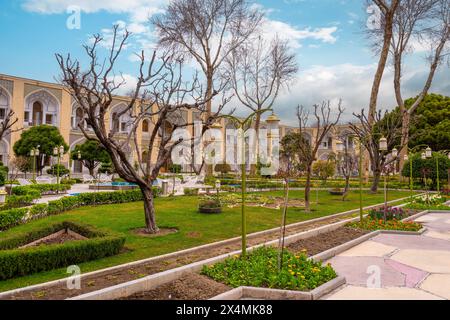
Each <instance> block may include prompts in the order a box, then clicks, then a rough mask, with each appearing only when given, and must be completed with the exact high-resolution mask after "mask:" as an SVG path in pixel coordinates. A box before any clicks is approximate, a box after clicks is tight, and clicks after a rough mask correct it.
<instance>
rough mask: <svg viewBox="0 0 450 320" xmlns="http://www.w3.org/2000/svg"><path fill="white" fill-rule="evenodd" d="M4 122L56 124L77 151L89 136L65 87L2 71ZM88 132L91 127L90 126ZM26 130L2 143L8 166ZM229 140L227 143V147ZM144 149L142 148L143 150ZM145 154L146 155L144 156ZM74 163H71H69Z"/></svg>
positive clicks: (144, 135)
mask: <svg viewBox="0 0 450 320" xmlns="http://www.w3.org/2000/svg"><path fill="white" fill-rule="evenodd" d="M0 93H1V95H0V121H1V120H2V119H4V117H5V116H6V114H7V112H8V110H10V109H12V110H13V111H14V112H15V116H16V117H17V118H18V122H17V124H16V125H15V127H14V128H13V129H23V130H27V128H30V127H32V126H37V125H41V124H47V125H52V126H56V127H57V128H58V129H59V131H60V132H61V135H62V136H63V137H64V139H65V141H66V143H67V144H68V145H69V147H70V150H73V149H74V148H75V146H76V145H78V144H82V143H83V142H85V140H86V139H85V137H84V135H83V133H82V132H81V130H80V129H79V128H78V127H77V124H78V123H79V122H80V120H82V119H83V112H82V109H81V108H80V107H79V106H77V103H76V102H75V101H74V99H73V98H72V97H71V95H70V94H69V92H67V91H66V90H65V89H64V88H63V86H61V85H59V84H54V83H48V82H42V81H38V80H31V79H25V78H19V77H14V76H8V75H2V74H0ZM127 101H128V98H126V97H116V98H115V100H114V103H113V105H112V107H111V109H110V114H109V115H111V114H112V113H114V112H120V111H121V108H124V107H125V106H126V103H127ZM109 115H108V116H107V119H106V121H107V127H109V128H110V129H112V128H113V127H115V128H116V129H118V130H117V131H118V132H124V133H125V132H126V131H127V123H128V119H127V115H123V116H122V117H121V118H120V119H119V120H118V121H115V122H114V123H113V121H112V117H111V116H109ZM180 116H182V117H183V118H184V119H186V120H187V121H188V122H192V121H194V120H199V118H200V114H199V113H196V112H192V111H188V110H186V111H183V112H181V114H180ZM221 127H222V130H223V133H224V136H225V130H226V129H232V128H234V127H233V126H232V124H231V123H229V122H228V120H226V119H222V120H221ZM262 128H267V124H266V123H264V122H263V123H262ZM86 129H87V131H89V128H88V127H86ZM150 129H151V121H149V120H144V121H143V122H142V124H141V126H140V128H139V130H138V137H137V138H138V139H137V141H139V142H140V143H141V144H142V145H144V146H145V145H148V142H149V138H150V136H149V132H150ZM292 130H296V129H295V128H293V127H289V126H285V125H283V124H282V123H281V124H280V138H282V137H284V136H285V135H286V134H287V133H289V132H290V131H292ZM343 131H349V128H348V126H337V127H336V128H335V130H334V132H332V133H330V134H329V136H327V137H326V138H325V139H324V140H323V141H322V143H321V146H320V148H319V151H318V155H317V158H318V159H321V160H326V159H328V157H329V156H330V154H333V153H335V152H336V142H337V133H338V132H343ZM21 132H22V131H20V130H19V131H17V132H12V133H11V134H10V135H8V136H5V137H4V138H3V140H2V141H1V142H0V161H2V162H3V163H4V164H5V165H8V162H9V161H10V159H11V158H12V157H13V156H14V152H13V146H14V143H15V142H16V141H17V140H18V139H20V135H21ZM314 134H315V132H314V129H312V128H309V129H307V130H306V133H305V136H306V138H307V139H312V137H313V135H314ZM226 143H227V142H226V140H225V143H223V150H225V145H226ZM349 147H350V148H351V149H353V145H352V144H351V142H349ZM134 149H135V148H133V147H132V146H130V157H131V159H132V160H133V159H136V160H137V159H138V157H137V156H136V154H133V152H134ZM140 150H142V148H141V149H140ZM142 156H143V157H145V154H144V155H142ZM53 160H54V159H52V157H51V155H49V156H48V157H47V159H46V164H48V165H49V164H51V163H52V161H53ZM62 163H63V164H64V165H65V166H66V167H69V166H70V167H71V168H70V169H71V171H72V172H73V173H75V174H76V173H82V172H86V169H85V168H83V167H82V165H81V163H80V162H79V161H70V162H69V156H68V154H66V155H65V156H64V158H63V159H62ZM69 164H70V165H69ZM184 170H186V171H190V170H189V168H187V167H186V168H184Z"/></svg>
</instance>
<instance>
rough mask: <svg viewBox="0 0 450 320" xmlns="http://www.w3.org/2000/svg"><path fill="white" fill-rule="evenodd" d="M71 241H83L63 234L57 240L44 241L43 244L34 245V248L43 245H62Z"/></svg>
mask: <svg viewBox="0 0 450 320" xmlns="http://www.w3.org/2000/svg"><path fill="white" fill-rule="evenodd" d="M69 241H81V240H80V238H78V237H75V236H73V235H71V234H68V233H63V234H61V235H60V236H58V237H56V238H53V239H48V240H44V241H42V242H41V243H39V244H36V245H34V246H33V247H36V246H42V245H51V244H62V243H64V242H69Z"/></svg>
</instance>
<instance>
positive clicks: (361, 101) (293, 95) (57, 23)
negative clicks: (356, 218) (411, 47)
mask: <svg viewBox="0 0 450 320" xmlns="http://www.w3.org/2000/svg"><path fill="white" fill-rule="evenodd" d="M168 2H169V1H168V0H96V1H91V0H2V1H0V41H1V42H0V43H1V45H0V73H4V74H9V75H14V76H19V77H25V78H32V79H37V80H42V81H49V82H56V79H57V77H58V75H59V70H58V65H57V63H56V59H55V56H54V54H55V53H62V54H67V53H70V54H71V55H72V56H74V57H76V58H79V59H80V61H81V62H82V63H86V61H87V60H86V59H85V58H84V52H83V48H82V45H83V44H85V43H88V42H89V41H90V39H91V37H92V34H95V33H101V34H103V35H104V36H105V38H106V39H108V36H109V35H110V32H111V27H112V26H113V25H114V24H119V25H120V26H121V28H127V29H128V30H130V31H131V32H133V36H132V38H131V39H130V43H129V45H128V46H127V48H126V50H125V51H124V52H123V55H122V56H121V58H120V60H119V61H118V63H117V66H116V70H115V71H116V73H119V72H121V73H123V75H124V77H125V79H126V80H127V85H126V86H125V88H124V89H123V90H124V91H126V90H129V88H131V87H132V86H133V84H134V83H135V80H134V76H133V75H135V74H137V70H138V69H137V68H138V64H137V62H136V59H135V58H134V53H135V52H139V51H140V50H143V49H144V50H146V52H150V51H151V50H152V49H153V48H154V44H155V43H156V41H157V39H156V37H155V33H154V30H153V28H152V26H151V25H150V24H149V23H148V18H149V17H150V16H152V15H154V14H159V13H162V12H164V8H165V6H166V5H167V3H168ZM252 5H253V6H258V8H260V9H261V10H264V12H265V18H264V21H263V32H264V35H265V36H266V37H267V38H270V37H274V36H279V37H281V38H283V39H286V40H287V41H289V44H290V47H291V50H292V51H293V52H294V53H295V55H296V59H297V62H298V65H299V72H298V74H297V75H296V77H295V79H294V80H293V82H292V83H291V84H290V86H289V89H284V90H283V91H282V92H281V94H280V96H279V98H278V99H277V101H276V104H275V106H274V109H275V111H276V113H277V114H278V115H279V116H280V118H281V119H282V121H283V122H284V123H286V124H291V125H295V124H296V120H295V116H294V114H295V110H296V106H297V105H304V106H305V107H306V108H311V107H312V105H313V104H315V103H321V101H324V100H331V102H332V105H333V106H336V104H337V101H338V100H339V99H342V101H343V106H344V107H345V114H344V120H345V121H347V120H351V118H352V113H353V112H358V111H360V110H361V109H363V108H365V109H367V105H368V101H369V96H370V90H371V85H372V80H373V76H374V73H375V68H376V63H377V57H376V56H374V54H373V53H372V52H371V50H370V47H369V43H368V40H367V39H366V36H365V33H364V31H365V28H367V26H366V25H367V20H368V19H369V18H370V16H371V13H368V12H367V9H368V8H367V5H365V1H362V0H278V1H273V0H272V1H270V0H258V1H252ZM74 9H79V10H80V12H81V13H80V19H79V22H80V24H79V25H77V24H76V22H78V20H73V19H72V18H73V17H74V15H73V12H74V11H73V10H74ZM74 22H75V24H73V23H74ZM68 23H69V25H68ZM74 26H75V28H74ZM101 50H106V49H101ZM105 52H106V51H105ZM426 53H427V52H426V50H425V49H424V48H422V47H420V46H418V49H417V50H416V52H415V53H414V54H411V55H410V56H409V57H408V59H407V60H406V65H405V71H404V74H403V78H404V83H403V91H404V96H405V97H410V96H415V95H417V94H418V93H419V92H420V90H421V88H422V86H423V83H424V81H425V77H426V76H427V69H428V62H427V61H426V59H425V56H426ZM192 64H193V63H192ZM193 66H194V64H193ZM392 88H393V77H392V67H391V66H389V67H388V69H387V70H386V73H385V76H384V79H383V83H382V87H381V90H380V97H379V107H380V108H383V109H391V108H392V107H394V106H395V99H394V95H393V89H392ZM431 91H432V92H435V93H440V94H445V95H450V68H449V67H448V66H447V65H442V66H441V67H440V69H439V71H438V73H437V75H436V78H435V81H434V84H433V87H432V90H431ZM233 104H235V105H233V107H235V108H236V109H237V111H238V113H241V114H245V112H246V111H245V110H243V108H242V107H241V106H239V105H237V104H236V103H235V102H233Z"/></svg>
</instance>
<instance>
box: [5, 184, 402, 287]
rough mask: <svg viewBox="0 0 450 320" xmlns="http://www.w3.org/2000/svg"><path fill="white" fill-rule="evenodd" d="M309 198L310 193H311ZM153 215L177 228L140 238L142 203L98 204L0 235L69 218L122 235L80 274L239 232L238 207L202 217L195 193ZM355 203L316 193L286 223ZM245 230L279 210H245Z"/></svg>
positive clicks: (272, 219) (368, 201)
mask: <svg viewBox="0 0 450 320" xmlns="http://www.w3.org/2000/svg"><path fill="white" fill-rule="evenodd" d="M268 194H269V195H275V196H282V192H281V191H280V192H270V193H268ZM408 195H409V193H408V192H400V191H391V192H389V199H390V200H393V199H399V198H403V197H407V196H408ZM311 196H312V201H315V199H316V198H315V196H316V194H315V191H313V192H312V193H311ZM290 197H291V198H302V197H303V192H302V191H292V192H291V193H290ZM363 199H364V205H365V206H368V205H373V204H378V203H382V202H383V199H384V198H383V194H382V193H379V194H369V193H365V194H364V197H363ZM155 206H156V212H157V213H156V218H157V223H158V225H159V227H165V228H177V229H178V230H179V232H177V233H174V234H169V235H166V236H162V237H155V238H146V237H142V236H139V235H136V234H135V233H134V232H133V229H137V228H142V227H143V226H144V215H143V204H142V203H141V202H135V203H127V204H119V205H105V206H98V207H82V208H78V209H76V210H73V211H69V212H67V213H64V214H60V215H57V216H51V217H47V218H44V219H41V220H36V221H32V222H30V223H28V224H25V225H21V226H17V227H15V228H13V229H10V230H8V231H6V232H4V233H0V237H3V236H7V235H9V234H11V233H15V232H16V231H25V232H26V231H30V230H32V229H34V228H36V227H41V226H45V225H48V224H49V223H52V222H59V221H65V220H70V221H74V222H82V223H84V224H90V225H93V226H96V227H98V228H105V229H110V230H113V231H116V232H120V233H123V234H125V236H126V242H125V247H126V248H128V249H130V250H128V251H127V252H124V253H122V254H119V255H117V256H114V257H109V258H105V259H100V260H96V261H91V262H87V263H82V264H80V265H79V266H80V268H81V270H82V272H83V273H87V272H90V271H94V270H98V269H103V268H107V267H111V266H115V265H118V264H123V263H127V262H131V261H136V260H140V259H145V258H150V257H154V256H158V255H162V254H166V253H170V252H174V251H179V250H183V249H187V248H191V247H195V246H199V245H203V244H207V243H212V242H215V241H220V240H224V239H229V238H232V237H237V236H239V235H240V223H241V212H240V208H233V209H230V208H224V212H223V213H222V214H220V215H203V214H200V213H198V212H197V206H198V198H197V197H182V198H159V199H156V201H155ZM358 207H359V193H357V192H351V193H350V194H349V196H348V198H347V201H345V202H343V201H342V200H341V197H339V196H331V195H329V194H328V192H326V191H320V192H319V204H315V203H313V204H312V210H313V211H312V212H311V213H305V212H304V211H303V210H301V209H293V208H292V209H290V210H289V212H288V219H287V222H288V223H294V222H299V221H305V220H310V219H314V218H318V217H323V216H327V215H331V214H334V213H339V212H343V211H347V210H351V209H356V208H358ZM246 212H247V224H248V226H247V229H248V233H252V232H256V231H261V230H265V229H270V228H274V227H277V226H279V223H280V220H281V211H280V210H272V209H265V208H254V207H248V208H247V211H246ZM67 276H69V275H68V274H67V273H66V269H65V268H62V269H57V270H52V271H48V272H42V273H38V274H34V275H30V276H25V277H21V278H16V279H10V280H6V281H0V291H6V290H11V289H14V288H19V287H24V286H28V285H33V284H37V283H42V282H46V281H51V280H55V279H59V278H63V277H67Z"/></svg>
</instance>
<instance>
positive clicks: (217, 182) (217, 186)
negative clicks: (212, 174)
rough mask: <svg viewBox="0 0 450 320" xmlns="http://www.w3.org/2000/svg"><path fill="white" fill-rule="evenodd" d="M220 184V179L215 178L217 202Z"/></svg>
mask: <svg viewBox="0 0 450 320" xmlns="http://www.w3.org/2000/svg"><path fill="white" fill-rule="evenodd" d="M220 186H221V184H220V180H219V179H217V180H216V191H217V202H219V201H220V197H219V192H220Z"/></svg>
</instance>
